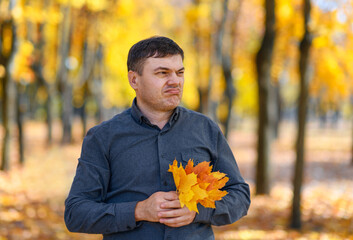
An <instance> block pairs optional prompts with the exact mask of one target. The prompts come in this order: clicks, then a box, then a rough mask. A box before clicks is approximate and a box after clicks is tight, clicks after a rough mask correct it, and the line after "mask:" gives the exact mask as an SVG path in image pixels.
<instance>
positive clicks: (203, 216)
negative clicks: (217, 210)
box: [194, 204, 214, 224]
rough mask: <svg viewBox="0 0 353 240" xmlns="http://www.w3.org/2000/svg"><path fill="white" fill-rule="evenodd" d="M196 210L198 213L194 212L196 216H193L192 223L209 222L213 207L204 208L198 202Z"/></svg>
mask: <svg viewBox="0 0 353 240" xmlns="http://www.w3.org/2000/svg"><path fill="white" fill-rule="evenodd" d="M198 210H199V213H196V216H195V218H194V223H205V224H210V222H211V216H212V211H213V210H214V209H211V208H205V207H203V206H201V205H200V204H199V205H198Z"/></svg>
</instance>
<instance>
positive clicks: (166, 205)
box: [135, 192, 196, 227]
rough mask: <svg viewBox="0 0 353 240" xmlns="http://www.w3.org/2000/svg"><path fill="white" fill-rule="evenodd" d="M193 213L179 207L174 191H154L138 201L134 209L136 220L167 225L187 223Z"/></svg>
mask: <svg viewBox="0 0 353 240" xmlns="http://www.w3.org/2000/svg"><path fill="white" fill-rule="evenodd" d="M195 215H196V213H195V212H194V211H189V209H187V208H186V207H184V208H181V207H180V202H179V198H178V194H177V193H176V192H156V193H154V194H152V195H151V196H150V197H149V198H147V199H146V200H144V201H141V202H138V203H137V205H136V209H135V219H136V221H149V222H160V223H163V224H165V225H167V226H169V227H181V226H185V225H188V224H190V223H191V222H192V221H193V220H194V218H195Z"/></svg>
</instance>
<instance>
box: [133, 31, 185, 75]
mask: <svg viewBox="0 0 353 240" xmlns="http://www.w3.org/2000/svg"><path fill="white" fill-rule="evenodd" d="M178 54H179V55H180V56H181V58H182V59H183V60H184V51H183V49H181V48H180V47H179V46H178V44H176V43H175V42H174V41H173V40H172V39H169V38H167V37H160V36H154V37H151V38H147V39H144V40H141V41H139V42H138V43H135V44H134V45H133V46H132V47H131V48H130V51H129V55H128V57H127V70H128V71H130V70H131V71H134V72H137V73H138V74H139V75H142V71H143V64H144V63H145V61H146V60H147V58H149V57H154V58H163V57H167V56H172V55H178Z"/></svg>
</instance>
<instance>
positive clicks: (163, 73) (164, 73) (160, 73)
mask: <svg viewBox="0 0 353 240" xmlns="http://www.w3.org/2000/svg"><path fill="white" fill-rule="evenodd" d="M157 74H159V75H166V74H168V73H167V72H157Z"/></svg>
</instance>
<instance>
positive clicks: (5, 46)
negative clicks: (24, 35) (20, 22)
mask: <svg viewBox="0 0 353 240" xmlns="http://www.w3.org/2000/svg"><path fill="white" fill-rule="evenodd" d="M1 30H2V31H3V39H2V46H1V52H2V55H3V56H9V54H10V53H11V51H12V29H11V26H9V25H3V29H1Z"/></svg>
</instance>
